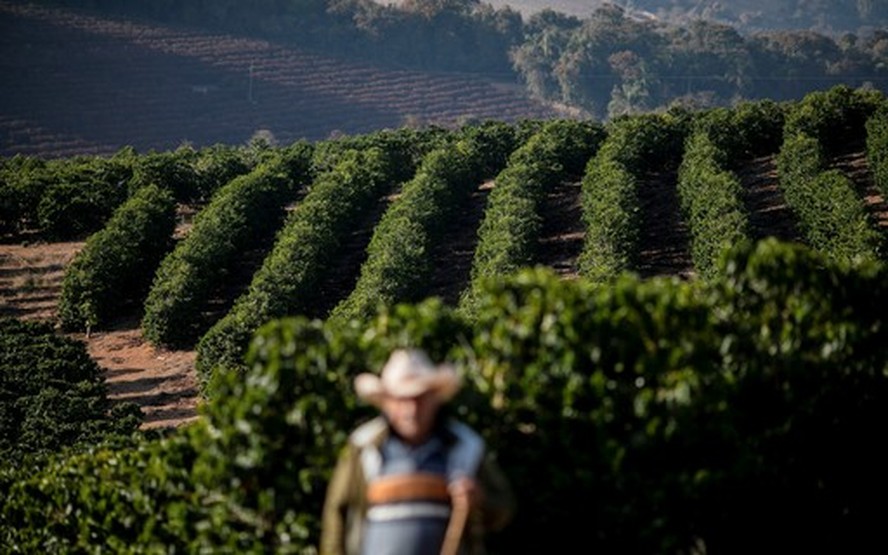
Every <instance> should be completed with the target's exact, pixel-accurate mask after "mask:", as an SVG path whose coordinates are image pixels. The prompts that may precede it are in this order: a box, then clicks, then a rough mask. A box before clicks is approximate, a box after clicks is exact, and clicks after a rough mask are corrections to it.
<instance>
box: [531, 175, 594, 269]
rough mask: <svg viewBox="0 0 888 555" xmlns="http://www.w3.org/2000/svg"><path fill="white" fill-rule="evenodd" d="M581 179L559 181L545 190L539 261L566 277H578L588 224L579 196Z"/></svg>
mask: <svg viewBox="0 0 888 555" xmlns="http://www.w3.org/2000/svg"><path fill="white" fill-rule="evenodd" d="M581 185H582V183H581V181H576V180H571V181H565V182H563V183H560V184H559V185H558V186H556V187H554V188H553V189H552V190H550V191H548V192H547V193H546V198H545V200H544V202H543V207H542V217H543V225H542V231H541V233H540V250H539V253H540V256H539V263H540V264H541V265H544V266H548V267H550V268H552V269H553V270H554V271H555V273H557V274H558V275H559V276H561V277H562V278H565V279H575V278H577V276H578V275H579V274H578V271H579V270H578V266H577V260H578V259H579V257H580V253H581V252H582V250H583V240H584V239H585V237H586V225H585V222H584V221H583V207H582V202H581V197H580V192H581V188H582V187H581Z"/></svg>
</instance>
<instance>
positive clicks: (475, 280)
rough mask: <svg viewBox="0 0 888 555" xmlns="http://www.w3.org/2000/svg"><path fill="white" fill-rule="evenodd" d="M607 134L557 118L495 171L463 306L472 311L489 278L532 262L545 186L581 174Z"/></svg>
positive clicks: (529, 264) (600, 130) (462, 302)
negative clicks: (505, 164)
mask: <svg viewBox="0 0 888 555" xmlns="http://www.w3.org/2000/svg"><path fill="white" fill-rule="evenodd" d="M603 139H604V131H603V129H602V128H601V127H600V126H597V125H592V124H588V123H582V122H571V121H553V122H550V123H547V124H546V125H544V126H543V127H542V128H541V129H540V130H539V131H538V132H536V133H535V134H534V135H532V136H531V138H530V139H529V140H528V141H527V142H526V143H525V144H524V145H523V146H522V147H520V148H519V149H517V150H516V151H515V152H514V153H512V155H511V156H510V157H509V163H508V165H507V166H506V168H505V169H504V170H503V171H502V172H500V173H499V175H498V176H497V177H496V180H495V186H494V188H493V191H492V192H491V193H490V199H489V200H488V203H487V207H486V209H485V211H484V219H483V220H482V222H481V226H480V227H479V229H478V245H477V247H476V248H475V253H474V258H473V260H472V270H471V283H470V284H469V287H468V288H467V289H466V290H465V291H464V293H463V295H462V296H461V298H460V308H461V309H462V310H465V311H468V312H471V311H472V305H473V304H474V299H475V298H476V297H477V294H478V292H479V291H480V284H481V282H482V281H483V280H484V279H485V278H487V277H489V276H495V275H505V274H508V273H511V272H513V271H515V270H517V269H519V268H521V267H525V266H531V265H532V264H533V261H534V259H535V257H536V254H537V249H538V243H539V239H540V237H539V234H540V226H541V225H542V220H541V214H540V209H541V203H542V201H543V198H544V196H545V194H546V191H547V190H549V189H551V188H553V187H556V186H558V185H560V184H561V182H562V181H564V180H566V179H570V178H573V177H576V176H578V175H579V174H581V173H582V171H583V168H584V167H585V165H586V163H587V162H588V160H589V158H590V157H591V156H593V155H594V153H595V151H596V150H597V149H598V147H599V145H600V144H601V142H602V140H603Z"/></svg>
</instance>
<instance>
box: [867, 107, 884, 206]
mask: <svg viewBox="0 0 888 555" xmlns="http://www.w3.org/2000/svg"><path fill="white" fill-rule="evenodd" d="M866 153H867V161H868V162H869V167H870V171H871V172H872V173H873V180H874V181H875V184H876V187H877V188H878V189H879V191H880V192H881V193H882V196H883V197H885V198H888V105H886V106H882V107H881V108H880V109H879V110H877V111H876V113H874V114H873V115H872V117H870V119H869V120H868V121H867V122H866Z"/></svg>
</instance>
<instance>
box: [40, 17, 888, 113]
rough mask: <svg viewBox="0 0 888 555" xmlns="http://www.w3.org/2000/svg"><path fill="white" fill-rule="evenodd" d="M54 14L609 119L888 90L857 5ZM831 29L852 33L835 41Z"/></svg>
mask: <svg viewBox="0 0 888 555" xmlns="http://www.w3.org/2000/svg"><path fill="white" fill-rule="evenodd" d="M57 3H61V4H64V5H69V6H77V7H83V8H89V9H98V10H103V11H106V12H112V13H118V14H123V15H127V16H137V17H144V18H149V19H153V20H157V21H162V22H165V23H177V24H183V25H190V26H199V27H204V28H215V29H220V30H224V31H226V32H234V33H245V34H251V35H258V36H263V37H268V38H271V39H274V40H281V41H285V42H288V43H293V44H297V45H299V46H300V47H304V48H310V49H315V50H318V51H322V52H325V53H330V54H336V55H339V56H346V57H351V58H363V59H365V60H368V61H372V62H374V63H380V64H385V65H390V66H394V67H410V68H419V69H423V70H435V71H458V72H469V73H477V74H481V75H485V76H488V77H494V78H496V79H501V80H517V81H519V82H521V83H523V84H524V85H525V86H526V88H527V90H528V91H529V93H530V94H532V95H533V96H535V97H537V98H540V99H544V100H546V101H550V102H553V103H560V104H564V105H567V106H568V107H571V108H574V109H577V110H580V112H581V113H584V114H588V115H591V116H593V117H596V118H602V119H603V118H607V117H612V116H615V115H621V114H627V113H638V112H643V111H647V110H652V109H657V108H662V107H665V106H669V105H670V104H674V103H681V104H686V105H690V106H693V107H709V106H718V105H728V104H730V103H731V102H735V101H737V100H740V99H757V98H770V99H775V100H785V99H794V98H800V97H801V96H802V95H804V94H805V93H806V92H810V91H812V90H817V89H823V88H827V87H829V86H832V85H835V84H838V83H845V84H848V85H851V86H871V87H875V88H878V89H880V90H884V88H885V85H886V80H888V32H886V31H885V30H884V25H882V23H883V22H884V21H885V17H886V14H885V10H886V8H884V7H883V6H882V5H881V4H880V3H876V2H865V1H860V2H857V3H856V5H855V7H854V9H852V10H848V9H847V6H845V7H840V6H839V5H838V3H837V2H832V3H824V2H819V3H815V4H809V3H800V4H799V5H791V4H794V3H789V2H783V3H779V2H778V3H776V4H774V3H770V4H771V5H770V7H769V8H768V10H767V11H765V8H764V7H762V5H761V4H763V3H759V2H746V3H732V4H731V5H730V7H727V6H726V5H725V4H724V3H707V2H703V3H700V2H696V3H693V4H694V7H693V8H692V7H691V6H690V4H691V3H689V2H672V3H671V4H669V5H668V6H662V5H659V6H657V5H654V4H662V3H654V2H637V3H631V4H632V5H631V6H627V7H623V6H620V5H618V4H614V3H601V5H600V6H598V7H597V8H595V9H594V10H590V13H589V15H588V16H587V17H584V18H579V17H575V16H571V15H568V14H565V13H561V12H558V11H554V10H543V11H540V12H536V13H534V14H532V15H529V16H528V17H523V16H522V15H521V13H519V12H517V11H516V10H514V9H512V8H510V7H508V6H504V7H501V8H494V7H493V6H492V5H491V4H487V3H483V2H479V1H478V0H407V1H404V2H400V3H399V4H387V5H382V4H379V3H376V2H372V1H369V0H336V1H334V0H305V1H299V2H296V1H290V2H281V1H264V2H251V3H248V4H247V3H243V2H214V3H212V4H205V3H202V2H190V1H186V2H152V3H150V4H145V3H142V2H109V1H105V0H68V1H61V2H57ZM639 10H646V11H644V12H640V11H639ZM654 13H657V14H660V13H662V14H665V16H668V17H659V16H655V15H653V14H654ZM645 14H646V15H645ZM750 14H753V15H750ZM754 14H759V15H758V16H755V15H754ZM771 14H775V15H776V16H779V15H780V14H784V16H782V17H775V18H772V16H771ZM837 14H839V15H837ZM756 17H758V20H762V21H769V22H774V24H775V25H776V24H777V22H779V21H782V20H783V19H787V18H788V19H787V20H792V21H794V22H795V25H794V27H795V30H789V29H776V28H774V29H758V30H755V31H750V32H748V33H745V34H744V33H743V32H741V30H740V28H739V27H735V26H732V23H734V22H735V21H736V22H746V23H749V22H751V21H757V19H756ZM725 21H728V22H730V23H726V22H725ZM825 21H829V22H830V23H832V24H834V25H836V26H837V27H838V28H841V29H843V30H845V31H844V32H842V33H834V32H829V31H828V30H827V29H826V28H825V27H824V25H823V22H825ZM818 22H820V23H818ZM839 26H840V27H839ZM851 29H853V30H851Z"/></svg>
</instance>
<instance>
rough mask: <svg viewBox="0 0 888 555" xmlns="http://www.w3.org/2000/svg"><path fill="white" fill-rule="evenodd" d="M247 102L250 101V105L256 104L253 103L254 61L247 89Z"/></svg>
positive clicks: (251, 64) (251, 62)
mask: <svg viewBox="0 0 888 555" xmlns="http://www.w3.org/2000/svg"><path fill="white" fill-rule="evenodd" d="M247 100H249V101H250V104H255V102H254V101H253V61H252V60H250V83H249V86H248V88H247Z"/></svg>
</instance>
